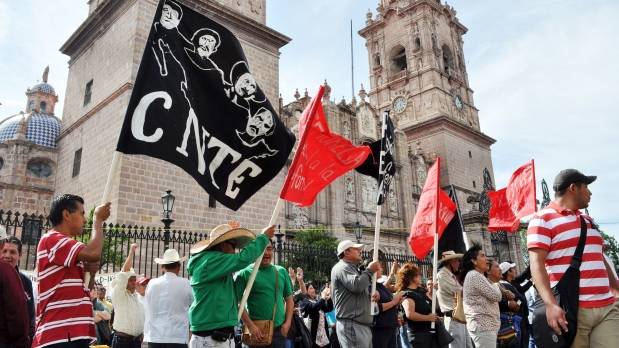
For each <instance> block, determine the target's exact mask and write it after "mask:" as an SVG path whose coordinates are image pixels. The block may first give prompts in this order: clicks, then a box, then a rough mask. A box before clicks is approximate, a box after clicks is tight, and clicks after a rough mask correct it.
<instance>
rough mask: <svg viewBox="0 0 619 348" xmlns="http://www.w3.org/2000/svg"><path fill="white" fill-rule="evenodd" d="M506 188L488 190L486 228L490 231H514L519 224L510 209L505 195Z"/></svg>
mask: <svg viewBox="0 0 619 348" xmlns="http://www.w3.org/2000/svg"><path fill="white" fill-rule="evenodd" d="M506 191H507V188H502V189H500V190H498V191H489V192H488V198H489V199H490V211H489V212H488V230H489V231H492V232H497V231H509V232H514V231H516V230H517V229H518V226H519V225H520V219H518V218H517V217H516V216H515V215H514V212H513V211H512V209H511V207H510V206H509V203H508V201H507V196H506V194H505V193H506Z"/></svg>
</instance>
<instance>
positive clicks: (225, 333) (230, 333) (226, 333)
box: [191, 326, 234, 338]
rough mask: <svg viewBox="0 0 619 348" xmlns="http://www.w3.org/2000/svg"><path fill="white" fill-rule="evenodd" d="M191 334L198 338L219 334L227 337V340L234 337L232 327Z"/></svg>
mask: <svg viewBox="0 0 619 348" xmlns="http://www.w3.org/2000/svg"><path fill="white" fill-rule="evenodd" d="M191 333H192V334H194V335H196V336H200V337H209V336H213V334H219V335H221V336H228V337H229V338H233V337H234V326H230V327H222V328H219V329H213V330H206V331H192V332H191Z"/></svg>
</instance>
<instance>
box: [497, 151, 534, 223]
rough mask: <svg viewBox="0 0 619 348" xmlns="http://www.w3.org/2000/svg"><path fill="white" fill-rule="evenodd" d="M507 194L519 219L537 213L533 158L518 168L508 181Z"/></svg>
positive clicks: (510, 204) (511, 206)
mask: <svg viewBox="0 0 619 348" xmlns="http://www.w3.org/2000/svg"><path fill="white" fill-rule="evenodd" d="M505 196H506V199H507V202H508V203H509V206H510V208H511V210H512V212H513V213H514V216H515V217H516V218H518V219H522V218H523V217H525V216H528V215H531V214H533V213H535V211H536V210H537V201H536V198H535V164H534V162H533V160H531V161H530V162H529V163H527V164H525V165H523V166H521V167H520V168H518V169H516V171H515V172H514V174H512V177H511V178H510V179H509V182H508V183H507V188H506V190H505Z"/></svg>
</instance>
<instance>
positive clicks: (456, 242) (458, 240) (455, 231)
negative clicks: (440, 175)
mask: <svg viewBox="0 0 619 348" xmlns="http://www.w3.org/2000/svg"><path fill="white" fill-rule="evenodd" d="M448 193H449V198H451V200H452V201H454V203H456V214H455V215H454V217H453V219H451V221H450V222H449V225H447V227H445V231H443V235H442V236H441V239H439V240H438V255H439V258H440V256H441V255H442V254H443V252H444V251H447V250H453V251H455V252H456V253H464V252H465V251H466V244H465V243H464V235H463V233H462V232H463V227H462V215H461V214H460V204H458V196H457V195H456V189H455V188H454V187H453V185H451V186H449V192H448Z"/></svg>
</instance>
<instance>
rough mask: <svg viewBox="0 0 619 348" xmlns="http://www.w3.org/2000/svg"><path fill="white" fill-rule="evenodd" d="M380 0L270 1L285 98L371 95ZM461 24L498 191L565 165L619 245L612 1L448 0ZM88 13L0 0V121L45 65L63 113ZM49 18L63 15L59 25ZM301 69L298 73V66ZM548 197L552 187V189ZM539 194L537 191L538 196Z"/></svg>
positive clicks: (18, 105)
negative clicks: (531, 173) (372, 23)
mask: <svg viewBox="0 0 619 348" xmlns="http://www.w3.org/2000/svg"><path fill="white" fill-rule="evenodd" d="M377 4H378V0H315V1H311V2H310V1H301V0H268V1H267V25H269V26H270V27H272V28H273V29H275V30H277V31H279V32H281V33H283V34H285V35H287V36H289V37H291V38H292V41H291V42H290V43H289V44H288V45H286V46H284V47H283V48H282V50H281V57H280V93H281V94H282V96H283V98H284V102H290V101H291V100H293V95H294V92H295V89H296V88H298V89H299V91H300V92H301V93H303V91H304V90H305V88H307V89H308V92H309V93H310V95H311V94H313V93H315V91H316V89H317V88H318V85H319V84H320V83H322V82H323V81H324V80H325V79H326V80H327V81H328V83H329V85H330V86H331V87H332V93H331V96H332V98H334V99H336V100H338V101H339V100H340V99H342V97H345V98H346V99H347V100H350V97H351V58H350V21H351V20H352V26H353V31H354V34H353V52H354V65H355V69H354V81H355V90H356V91H358V90H359V88H360V84H361V83H363V84H364V85H365V86H366V89H369V83H368V71H369V70H368V57H367V52H366V48H365V42H364V40H363V39H362V38H361V37H360V36H359V35H357V31H358V30H359V29H361V28H363V27H364V25H365V19H366V13H367V11H368V9H371V11H372V13H374V14H375V13H376V6H377ZM449 4H450V5H451V6H453V7H454V8H455V9H456V11H457V16H458V18H459V20H460V22H461V23H462V24H464V25H465V26H466V27H467V28H468V29H469V30H468V32H467V34H465V35H464V56H465V61H466V65H467V71H468V76H469V83H470V87H471V88H472V89H473V90H474V92H475V94H474V100H475V105H476V107H477V108H478V109H479V118H480V125H481V129H482V131H483V132H484V133H486V134H488V135H489V136H491V137H493V138H494V139H496V140H497V143H496V144H494V145H493V146H492V160H493V167H494V174H495V186H497V187H503V186H505V185H506V184H507V181H508V179H509V177H510V175H511V173H512V172H513V171H514V170H515V169H516V168H517V167H519V166H520V165H522V164H524V163H525V162H527V161H528V160H530V159H531V158H533V159H535V163H536V176H537V179H538V181H541V179H542V178H544V179H546V181H547V182H548V184H549V186H550V187H552V181H553V179H554V177H555V175H556V173H558V172H559V171H560V170H561V169H565V168H577V169H579V170H581V171H583V172H584V173H585V174H591V175H597V176H598V180H597V181H596V182H595V183H593V184H592V185H590V189H591V191H592V193H593V196H592V200H591V204H590V207H589V212H590V213H591V215H592V216H593V217H594V218H595V219H596V220H597V221H598V222H599V223H600V224H601V226H602V228H603V229H605V230H606V231H607V232H610V233H611V234H614V235H615V236H616V237H617V238H619V213H618V212H617V210H618V209H619V195H616V194H615V193H613V192H614V190H615V189H616V188H615V187H614V186H613V182H614V183H618V182H619V156H618V152H619V140H617V137H616V136H615V133H616V132H617V131H618V130H619V112H618V111H617V110H618V109H617V106H616V104H617V102H619V92H618V89H617V88H616V84H617V81H619V45H617V44H616V42H617V37H619V21H618V20H617V18H616V15H617V13H619V1H613V0H587V1H580V0H522V1H518V2H515V1H494V0H451V1H449ZM87 14H88V8H87V5H86V0H55V1H53V2H51V1H46V0H20V1H16V0H0V62H1V64H0V76H2V78H1V79H0V103H2V104H1V105H0V118H3V117H6V116H9V115H12V114H15V113H17V112H19V111H20V110H23V109H25V104H26V98H25V95H24V92H25V90H26V88H28V87H30V86H32V85H34V84H35V83H36V82H37V81H38V80H40V79H41V74H42V72H43V69H44V68H45V66H46V65H49V66H50V75H49V82H50V83H51V84H52V85H53V86H54V87H55V88H56V91H57V93H58V94H59V99H60V100H59V105H58V106H57V110H56V114H57V115H59V116H60V115H62V104H63V102H64V94H65V93H64V90H65V86H66V79H67V74H68V65H67V62H68V57H67V56H64V55H62V54H61V53H60V52H59V48H60V46H61V45H62V44H63V43H64V42H65V41H66V39H68V38H69V36H70V35H71V33H72V32H73V31H74V30H75V29H76V28H77V27H78V26H79V25H80V23H82V22H83V20H84V19H85V18H86V16H87ZM56 18H61V19H62V20H58V19H56ZM300 67H302V69H301V68H300ZM551 190H552V189H551ZM538 192H540V193H541V188H538Z"/></svg>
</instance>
